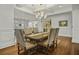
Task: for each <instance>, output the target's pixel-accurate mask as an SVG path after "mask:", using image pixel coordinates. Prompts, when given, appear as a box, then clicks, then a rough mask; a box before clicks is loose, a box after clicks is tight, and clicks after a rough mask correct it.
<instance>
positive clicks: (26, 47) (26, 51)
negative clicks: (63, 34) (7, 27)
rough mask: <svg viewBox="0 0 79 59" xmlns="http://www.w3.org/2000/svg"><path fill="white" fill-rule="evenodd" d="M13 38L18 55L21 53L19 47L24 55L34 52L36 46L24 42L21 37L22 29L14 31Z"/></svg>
mask: <svg viewBox="0 0 79 59" xmlns="http://www.w3.org/2000/svg"><path fill="white" fill-rule="evenodd" d="M15 36H16V39H17V43H18V54H20V51H21V49H20V47H21V48H23V50H24V54H32V53H34V52H35V51H34V47H35V46H36V44H32V43H30V42H27V41H25V40H24V39H25V37H24V36H23V32H22V29H15ZM27 39H28V38H27Z"/></svg>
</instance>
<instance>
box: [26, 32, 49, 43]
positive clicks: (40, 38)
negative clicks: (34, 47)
mask: <svg viewBox="0 0 79 59" xmlns="http://www.w3.org/2000/svg"><path fill="white" fill-rule="evenodd" d="M26 38H29V40H30V41H35V42H37V43H38V42H43V41H45V40H47V39H48V32H42V33H37V34H31V35H28V36H26Z"/></svg>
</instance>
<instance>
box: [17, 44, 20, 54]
mask: <svg viewBox="0 0 79 59" xmlns="http://www.w3.org/2000/svg"><path fill="white" fill-rule="evenodd" d="M17 45H18V55H19V54H20V47H19V43H18V44H17Z"/></svg>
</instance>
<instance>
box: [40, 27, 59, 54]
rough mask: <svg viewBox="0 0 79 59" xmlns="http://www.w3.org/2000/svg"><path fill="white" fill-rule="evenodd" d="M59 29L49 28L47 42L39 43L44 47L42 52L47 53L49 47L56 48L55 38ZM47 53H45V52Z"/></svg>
mask: <svg viewBox="0 0 79 59" xmlns="http://www.w3.org/2000/svg"><path fill="white" fill-rule="evenodd" d="M58 32H59V28H51V29H50V32H49V34H48V40H46V41H45V42H43V43H41V45H42V46H43V47H44V49H43V52H45V53H49V51H48V50H49V49H50V48H51V47H53V49H54V48H56V47H57V37H58ZM46 51H47V52H46Z"/></svg>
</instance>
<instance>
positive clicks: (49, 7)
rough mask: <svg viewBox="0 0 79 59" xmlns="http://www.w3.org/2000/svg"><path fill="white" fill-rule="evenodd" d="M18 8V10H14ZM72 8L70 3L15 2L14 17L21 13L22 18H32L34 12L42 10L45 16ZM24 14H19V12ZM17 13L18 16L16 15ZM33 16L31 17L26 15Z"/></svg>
mask: <svg viewBox="0 0 79 59" xmlns="http://www.w3.org/2000/svg"><path fill="white" fill-rule="evenodd" d="M16 10H19V11H20V12H18V11H16ZM71 10H72V5H71V4H16V7H15V17H16V18H17V17H19V14H20V15H22V16H23V17H24V16H25V17H24V18H29V19H30V18H32V19H33V18H34V17H35V12H37V11H42V12H43V13H45V14H47V16H50V15H53V14H58V13H62V12H68V11H71ZM22 12H23V13H24V14H21V13H22ZM17 13H18V14H17ZM17 15H18V16H17ZM27 15H28V16H33V17H27Z"/></svg>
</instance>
